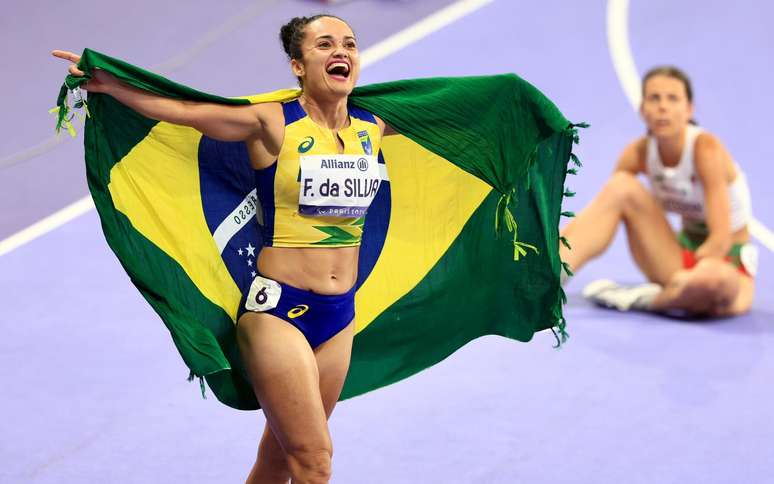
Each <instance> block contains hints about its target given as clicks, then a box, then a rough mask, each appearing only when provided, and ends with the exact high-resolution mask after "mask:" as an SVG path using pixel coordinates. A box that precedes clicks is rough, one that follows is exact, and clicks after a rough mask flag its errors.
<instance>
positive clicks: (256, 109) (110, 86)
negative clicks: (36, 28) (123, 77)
mask: <svg viewBox="0 0 774 484" xmlns="http://www.w3.org/2000/svg"><path fill="white" fill-rule="evenodd" d="M51 54H52V55H53V56H54V57H58V58H60V59H65V60H68V61H70V62H72V64H71V65H70V67H69V72H70V74H72V75H74V76H83V75H84V73H83V71H81V70H80V69H78V67H77V66H76V63H77V62H78V61H79V60H80V56H79V55H78V54H74V53H72V52H67V51H62V50H55V51H53V52H52V53H51ZM84 89H86V90H88V91H91V92H101V93H105V94H108V95H110V96H112V97H114V98H116V99H117V100H118V101H119V102H121V103H122V104H124V105H126V106H128V107H130V108H132V109H134V110H135V111H137V112H138V113H140V114H142V115H143V116H146V117H148V118H151V119H156V120H159V121H167V122H170V123H175V124H181V125H184V126H190V127H192V128H195V129H197V130H199V131H201V132H202V133H204V134H205V135H207V136H209V137H211V138H214V139H218V140H222V141H244V140H247V139H249V138H256V137H260V135H261V131H262V129H263V125H264V123H265V120H266V116H264V114H265V113H264V111H266V107H265V105H261V104H251V105H245V106H225V105H220V104H213V103H205V102H191V101H182V100H179V99H171V98H167V97H163V96H159V95H157V94H153V93H149V92H147V91H143V90H141V89H137V88H134V87H132V86H129V85H128V84H125V83H123V82H121V81H120V80H118V79H116V78H115V77H114V76H112V75H110V74H108V73H107V72H105V71H102V70H99V69H97V70H96V71H95V72H94V74H93V77H92V79H91V80H90V81H89V82H87V83H86V84H85V86H84Z"/></svg>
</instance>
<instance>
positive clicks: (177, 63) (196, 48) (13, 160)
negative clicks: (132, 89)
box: [0, 0, 278, 169]
mask: <svg viewBox="0 0 774 484" xmlns="http://www.w3.org/2000/svg"><path fill="white" fill-rule="evenodd" d="M277 1H278V0H263V1H261V2H255V3H254V4H253V5H251V6H250V7H248V8H246V9H244V10H242V11H241V12H239V13H237V14H235V15H233V16H231V17H230V18H228V19H226V21H225V22H223V23H222V24H220V25H217V26H216V27H214V28H213V29H210V30H209V31H207V32H206V33H205V34H204V35H202V36H201V37H199V38H198V39H197V40H196V42H194V43H193V45H191V46H190V47H188V48H187V49H185V50H184V51H182V52H180V53H178V54H176V55H174V56H173V57H171V58H169V59H167V60H166V61H164V62H162V63H160V64H156V65H154V66H151V68H150V70H152V71H154V72H158V73H159V74H161V75H162V76H168V75H169V74H171V73H172V72H174V71H176V70H177V69H179V68H181V67H184V66H185V65H187V64H189V63H190V62H191V61H192V60H194V58H196V57H197V56H198V55H199V54H201V53H202V52H203V51H204V50H205V49H207V48H208V47H209V46H211V45H212V44H214V43H215V42H217V41H218V40H220V39H221V38H222V37H224V36H226V35H228V34H230V33H231V32H234V31H236V30H238V29H239V28H241V27H242V26H243V25H245V24H246V23H248V22H249V21H250V20H252V19H253V18H255V17H257V16H258V15H260V14H261V13H263V12H265V11H266V10H267V9H268V8H269V7H271V6H272V5H273V4H275V3H277ZM52 119H53V118H52ZM73 124H75V123H73ZM69 138H70V136H59V135H51V136H49V137H48V138H46V139H44V140H43V141H41V142H40V143H38V144H36V145H34V146H30V147H29V148H25V149H23V150H21V151H17V152H16V153H11V154H10V155H6V156H4V157H1V158H0V169H3V168H7V167H9V166H13V165H16V164H18V163H22V162H24V161H27V160H30V159H32V158H36V157H38V156H40V155H42V154H44V153H48V152H49V151H51V150H53V149H54V148H56V147H57V146H59V145H60V144H62V143H63V142H65V141H67V140H68V139H69Z"/></svg>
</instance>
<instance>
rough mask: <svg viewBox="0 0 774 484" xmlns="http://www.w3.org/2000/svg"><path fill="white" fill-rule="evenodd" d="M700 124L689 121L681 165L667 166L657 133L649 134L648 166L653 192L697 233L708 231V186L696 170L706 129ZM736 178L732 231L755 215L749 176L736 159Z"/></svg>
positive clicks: (731, 198)
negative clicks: (697, 152)
mask: <svg viewBox="0 0 774 484" xmlns="http://www.w3.org/2000/svg"><path fill="white" fill-rule="evenodd" d="M702 131H703V130H702V129H701V128H699V127H698V126H694V125H688V127H686V133H685V146H684V147H683V154H682V156H681V157H680V161H679V162H678V164H677V166H672V167H670V166H664V163H663V162H662V161H661V156H659V153H658V143H657V141H656V139H655V138H654V137H652V136H651V137H649V138H648V144H647V150H646V158H645V164H646V170H647V176H648V179H649V180H650V185H651V187H652V189H653V194H654V195H655V196H656V198H657V199H658V200H659V201H660V202H661V204H662V206H663V207H664V209H665V210H666V211H668V212H672V213H676V214H679V215H681V216H682V218H683V229H684V230H689V231H691V232H694V233H697V232H699V233H701V232H707V230H708V229H707V225H706V216H705V207H704V187H703V185H702V182H701V180H700V179H699V177H698V176H697V174H696V166H695V162H694V157H693V153H694V147H695V145H696V139H697V138H698V137H699V135H700V134H701V133H702ZM734 164H735V166H736V173H737V175H736V178H735V179H734V181H733V182H731V183H730V184H729V186H728V198H729V201H730V205H731V231H732V232H736V231H737V230H740V229H742V228H744V227H745V226H746V225H747V224H748V223H749V221H750V219H751V218H752V202H751V200H750V189H749V187H748V186H747V178H746V177H745V175H744V172H742V170H741V169H740V168H739V166H738V165H736V163H734Z"/></svg>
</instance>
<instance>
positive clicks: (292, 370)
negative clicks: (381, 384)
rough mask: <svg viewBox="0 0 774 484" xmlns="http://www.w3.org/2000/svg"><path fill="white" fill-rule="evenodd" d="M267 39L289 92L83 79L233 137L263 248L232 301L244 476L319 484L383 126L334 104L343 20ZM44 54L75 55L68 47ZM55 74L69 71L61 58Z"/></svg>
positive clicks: (349, 72) (342, 94)
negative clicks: (257, 433)
mask: <svg viewBox="0 0 774 484" xmlns="http://www.w3.org/2000/svg"><path fill="white" fill-rule="evenodd" d="M280 38H281V40H282V43H283V47H284V49H285V52H286V53H287V55H288V57H289V60H290V68H291V70H292V71H293V74H294V75H296V76H297V78H298V80H299V83H300V84H301V87H302V90H303V92H302V94H301V96H300V98H298V99H297V100H294V101H291V102H288V103H285V104H280V103H264V104H251V105H243V106H225V105H219V104H210V103H198V102H186V101H180V100H176V99H171V98H165V97H161V96H158V95H155V94H152V93H149V92H147V91H142V90H139V89H135V88H133V87H130V86H128V85H126V84H124V83H122V82H121V81H119V80H117V79H116V78H115V77H113V76H112V75H109V74H107V73H105V72H104V71H96V73H95V75H94V77H93V78H92V79H91V80H90V81H89V82H88V83H87V84H86V86H85V88H86V89H87V90H89V91H91V92H100V93H106V94H108V95H110V96H112V97H114V98H115V99H117V100H118V101H119V102H121V103H123V104H125V105H127V106H129V107H131V108H132V109H134V110H135V111H137V112H139V113H141V114H142V115H144V116H146V117H148V118H152V119H156V120H161V121H167V122H171V123H175V124H180V125H186V126H191V127H193V128H195V129H197V130H199V131H201V132H202V133H204V134H205V135H207V136H209V137H211V138H214V139H217V140H222V141H244V142H245V143H246V146H247V150H248V154H249V157H250V162H251V163H252V166H253V168H254V169H255V173H256V183H257V185H258V190H257V192H258V198H259V202H260V205H261V209H262V213H259V217H262V236H263V242H264V248H263V249H262V250H261V251H260V253H258V254H251V255H254V256H256V258H257V273H256V274H255V276H256V277H255V279H254V280H253V282H252V285H251V286H250V287H249V289H247V290H245V294H244V296H243V300H242V303H241V305H240V311H239V319H238V325H237V340H238V343H239V349H240V352H241V355H242V358H243V360H244V363H245V368H246V369H247V372H248V376H249V377H250V380H251V383H252V386H253V390H254V392H255V395H256V397H257V399H258V401H259V402H260V405H261V408H262V409H263V411H264V413H265V414H266V421H267V424H266V427H265V429H264V432H263V437H262V439H261V442H260V445H259V452H258V456H257V459H256V462H255V465H254V466H253V468H252V471H251V472H250V474H249V476H248V478H247V482H248V483H259V482H260V483H264V482H266V483H268V482H272V483H274V482H276V483H281V482H282V483H284V482H287V481H288V480H292V482H304V483H325V482H328V481H329V479H330V475H331V456H332V453H333V448H332V443H331V437H330V434H329V431H328V425H327V418H328V417H329V416H330V414H331V412H332V411H333V407H334V405H335V404H336V401H337V400H338V398H339V394H340V392H341V389H342V386H343V384H344V379H345V377H346V375H347V370H348V368H349V361H350V355H351V350H352V340H353V336H354V325H353V320H354V316H355V306H354V295H355V290H354V285H355V281H356V279H357V261H358V250H359V245H360V240H361V235H362V228H363V225H362V220H363V219H362V217H363V216H364V215H365V213H366V210H367V208H368V207H369V205H370V203H371V201H372V200H373V198H374V195H375V194H376V191H377V189H378V186H379V183H380V180H381V175H380V167H379V163H378V160H377V154H378V152H379V147H380V143H381V138H382V135H383V133H384V131H385V125H384V123H383V122H382V120H381V119H379V118H376V117H375V116H374V115H373V114H371V113H369V112H367V111H364V110H361V109H357V108H354V107H351V106H348V103H347V100H348V96H349V94H350V93H351V92H352V89H353V88H354V86H355V83H356V81H357V78H358V75H359V72H360V60H359V54H358V48H357V43H356V40H355V35H354V34H353V32H352V29H351V28H350V27H349V25H347V23H346V22H344V21H343V20H341V19H339V18H336V17H333V16H329V15H318V16H314V17H308V18H307V17H300V18H294V19H293V20H291V21H290V22H289V23H288V24H287V25H285V26H283V27H282V30H281V32H280ZM53 54H54V55H55V56H57V57H60V58H63V59H66V60H69V61H71V62H73V63H77V62H78V60H79V56H78V55H76V54H73V53H71V52H65V51H54V52H53ZM69 69H70V73H71V74H73V75H76V76H82V75H83V72H82V71H80V70H79V69H78V68H77V67H76V65H75V64H73V65H71V66H70V68H69ZM334 185H335V186H334ZM248 250H252V248H248Z"/></svg>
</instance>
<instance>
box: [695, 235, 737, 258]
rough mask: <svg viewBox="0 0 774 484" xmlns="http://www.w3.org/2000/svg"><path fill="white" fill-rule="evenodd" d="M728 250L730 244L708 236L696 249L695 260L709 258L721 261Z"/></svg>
mask: <svg viewBox="0 0 774 484" xmlns="http://www.w3.org/2000/svg"><path fill="white" fill-rule="evenodd" d="M730 249H731V244H730V243H727V242H726V241H723V240H719V239H718V238H714V237H712V236H710V237H707V240H705V241H704V243H703V244H701V245H700V246H699V248H698V249H696V260H702V259H710V258H714V259H723V258H725V257H726V254H727V253H728V251H729V250H730Z"/></svg>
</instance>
